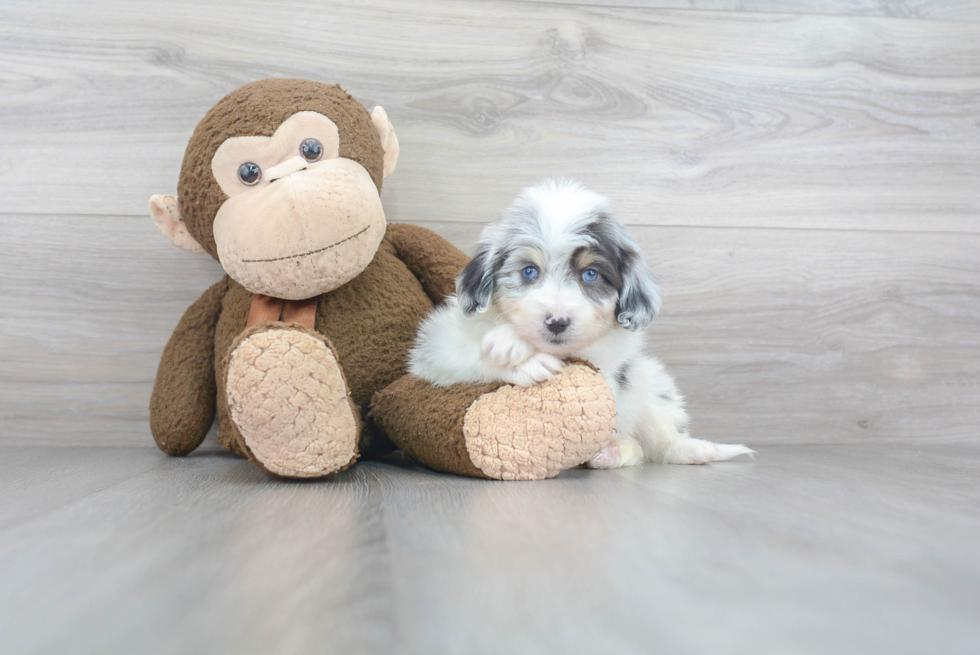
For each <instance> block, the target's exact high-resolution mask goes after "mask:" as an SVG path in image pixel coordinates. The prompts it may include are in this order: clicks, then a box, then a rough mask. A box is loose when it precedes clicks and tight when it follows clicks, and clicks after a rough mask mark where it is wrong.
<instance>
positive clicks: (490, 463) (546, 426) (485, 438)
mask: <svg viewBox="0 0 980 655" xmlns="http://www.w3.org/2000/svg"><path fill="white" fill-rule="evenodd" d="M615 426H616V404H615V400H614V398H613V395H612V390H610V389H609V386H608V385H607V384H606V382H605V381H604V380H603V379H602V376H601V375H599V373H598V372H596V371H595V370H594V369H592V368H591V367H589V366H585V365H582V364H570V365H569V366H566V367H565V369H564V370H563V371H562V372H561V373H559V374H558V375H556V376H555V377H553V378H551V379H550V380H546V381H545V382H542V383H541V384H538V385H535V386H533V387H513V386H509V385H508V386H503V387H500V388H499V389H497V390H496V391H493V392H491V393H487V394H484V395H483V396H481V397H480V398H478V399H477V400H476V401H475V402H474V403H473V404H472V405H470V407H469V408H468V409H467V410H466V416H465V418H464V420H463V436H464V438H465V442H466V450H467V452H468V453H469V458H470V461H471V462H472V463H473V465H474V466H476V467H477V468H478V469H480V470H481V471H482V472H483V473H484V475H486V476H487V477H489V478H495V479H498V480H541V479H544V478H553V477H555V476H556V475H558V474H559V473H560V472H562V471H564V470H565V469H569V468H573V467H575V466H579V465H580V464H584V463H585V462H587V461H588V460H589V458H591V457H592V456H593V455H595V454H596V453H597V452H599V451H600V450H602V447H603V446H604V445H605V444H606V443H607V442H608V441H609V439H610V437H611V436H612V432H613V428H615Z"/></svg>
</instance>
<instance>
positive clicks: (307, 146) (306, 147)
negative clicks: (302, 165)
mask: <svg viewBox="0 0 980 655" xmlns="http://www.w3.org/2000/svg"><path fill="white" fill-rule="evenodd" d="M299 154H301V155H303V159H305V160H306V161H308V162H311V163H312V162H315V161H319V160H320V157H322V156H323V146H322V145H320V142H319V141H317V140H316V139H307V140H306V141H303V143H301V144H299Z"/></svg>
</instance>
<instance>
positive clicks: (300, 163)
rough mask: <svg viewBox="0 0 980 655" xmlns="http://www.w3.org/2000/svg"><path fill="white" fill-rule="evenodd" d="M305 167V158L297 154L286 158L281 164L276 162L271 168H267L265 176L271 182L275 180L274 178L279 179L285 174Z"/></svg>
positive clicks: (290, 173)
mask: <svg viewBox="0 0 980 655" xmlns="http://www.w3.org/2000/svg"><path fill="white" fill-rule="evenodd" d="M305 168H306V160H305V159H303V158H302V157H300V156H299V155H297V156H295V157H293V158H291V159H287V160H286V161H284V162H282V163H281V164H276V165H275V166H273V167H272V168H270V169H268V170H267V171H266V172H265V178H266V179H267V180H269V182H270V183H271V182H275V181H276V180H280V179H282V178H284V177H286V176H287V175H292V174H293V173H297V172H299V171H302V170H304V169H305Z"/></svg>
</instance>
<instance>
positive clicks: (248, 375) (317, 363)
mask: <svg viewBox="0 0 980 655" xmlns="http://www.w3.org/2000/svg"><path fill="white" fill-rule="evenodd" d="M226 390H227V391H226V393H227V399H228V407H229V410H230V415H231V419H232V421H233V422H234V423H235V427H236V428H237V430H238V434H239V437H238V441H239V445H240V446H241V447H242V450H243V451H244V452H245V454H246V455H247V456H248V458H249V459H251V460H252V461H253V462H255V463H256V464H258V465H259V466H260V467H262V468H263V469H265V470H266V471H268V472H270V473H274V474H276V475H281V476H284V477H291V478H316V477H322V476H325V475H329V474H331V473H335V472H337V471H340V470H343V469H345V468H347V467H348V466H350V465H351V464H353V463H354V461H355V460H356V459H357V455H358V449H357V440H358V435H359V433H360V428H361V425H360V416H359V413H358V411H357V409H356V407H355V406H354V403H353V401H352V400H351V398H350V391H349V390H348V388H347V381H346V380H345V378H344V373H343V371H342V370H341V368H340V365H339V364H338V358H337V355H336V353H335V351H334V349H333V345H332V344H331V343H330V341H329V340H328V339H327V338H325V337H324V336H322V335H320V334H317V333H316V332H314V331H313V330H310V329H308V328H306V327H304V326H302V325H300V324H298V323H279V322H262V323H259V324H257V325H254V326H252V327H250V328H248V329H247V330H245V331H244V332H242V334H241V335H239V336H238V338H236V339H235V341H234V342H233V343H232V345H231V348H230V350H229V354H228V367H227V384H226Z"/></svg>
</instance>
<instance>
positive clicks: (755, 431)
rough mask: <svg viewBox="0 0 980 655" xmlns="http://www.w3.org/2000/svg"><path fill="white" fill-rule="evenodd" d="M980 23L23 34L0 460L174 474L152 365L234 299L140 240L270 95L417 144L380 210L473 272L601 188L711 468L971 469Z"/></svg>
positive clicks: (631, 18)
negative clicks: (295, 85)
mask: <svg viewBox="0 0 980 655" xmlns="http://www.w3.org/2000/svg"><path fill="white" fill-rule="evenodd" d="M976 21H980V2H967V1H964V0H960V1H956V2H940V1H938V0H936V1H927V0H906V1H904V2H894V3H883V2H878V1H876V0H822V1H821V0H812V1H810V2H786V1H784V0H751V1H750V0H744V1H743V0H739V1H738V2H736V1H734V0H711V1H709V0H704V1H702V0H689V1H681V0H673V1H671V0H664V1H660V2H655V1H650V2H640V1H627V0H620V1H616V2H597V1H592V2H589V3H588V4H584V3H580V2H576V1H565V2H549V1H544V0H539V1H516V0H513V1H512V0H459V1H456V0H453V1H440V2H435V1H433V2H396V1H395V0H369V1H359V2H354V1H350V2H347V1H344V2H332V3H329V4H327V3H319V2H312V1H302V0H285V1H280V2H275V3H273V2H231V1H230V0H220V1H216V2H208V3H201V2H190V1H188V0H172V1H171V2H167V3H158V2H157V3H154V2H142V1H141V2H133V1H123V0H103V1H101V2H83V1H77V0H76V1H73V2H67V1H61V2H59V1H55V0H45V1H43V2H34V3H22V2H12V3H11V2H8V3H4V4H3V5H2V6H0V246H2V249H3V256H2V257H0V439H4V440H7V441H18V442H28V443H51V444H61V443H69V442H70V443H92V444H122V443H129V444H141V443H150V441H149V439H150V437H149V430H148V426H147V403H148V398H149V393H150V388H151V384H152V380H153V376H154V373H155V369H156V364H157V361H158V358H159V355H160V352H161V349H162V347H163V344H164V343H165V342H166V340H167V338H168V336H169V334H170V331H171V330H172V328H173V326H174V325H175V324H176V322H177V320H178V318H179V317H180V314H181V313H182V312H183V310H184V309H185V308H186V307H187V305H188V304H190V303H191V302H192V301H193V300H194V299H195V298H196V297H197V296H198V295H199V294H200V292H201V291H202V290H203V289H205V288H206V287H207V286H208V285H209V284H211V283H212V282H213V281H214V280H216V279H217V277H218V276H219V274H220V269H219V267H218V266H217V264H216V263H215V262H213V261H210V260H208V259H206V258H204V257H200V256H193V255H189V254H186V253H183V252H181V251H178V250H176V249H174V248H172V247H171V246H169V245H168V244H167V243H166V242H165V241H164V239H163V237H161V236H160V235H159V234H158V233H157V231H156V228H155V227H154V226H153V224H152V222H151V221H150V219H149V218H148V217H147V214H146V200H147V198H148V197H149V196H150V195H151V194H153V193H174V192H175V188H176V180H177V174H178V170H179V167H180V161H181V158H182V155H183V149H184V146H185V144H186V141H187V138H188V137H189V135H190V133H191V131H192V130H193V128H194V125H195V124H196V123H197V121H198V120H199V119H200V118H201V116H203V114H204V113H205V112H206V111H207V109H208V108H209V107H210V106H211V105H212V104H214V102H216V101H217V100H218V99H219V98H220V97H221V96H222V95H224V94H225V93H227V92H228V91H231V90H232V89H234V88H236V87H238V86H240V85H241V84H243V83H245V82H248V81H251V80H255V79H260V78H264V77H271V76H289V77H305V78H311V79H317V80H323V81H327V82H340V83H341V84H342V85H343V86H344V87H345V88H347V89H348V90H349V91H350V92H351V93H352V94H354V95H355V96H356V97H357V98H359V99H360V100H361V101H363V102H364V103H365V104H366V105H367V106H368V107H369V108H370V107H372V106H373V105H375V104H382V105H383V106H384V107H385V108H386V109H387V111H388V113H389V115H390V116H391V118H392V120H393V122H394V123H395V126H396V130H397V132H398V135H399V138H400V141H401V144H402V158H401V160H400V162H399V168H398V171H397V173H396V174H395V176H394V177H392V178H390V180H389V181H388V182H387V183H386V185H385V189H384V193H383V198H384V202H385V206H386V209H387V212H388V215H389V219H390V220H395V221H410V222H417V223H420V224H423V225H426V226H428V227H431V228H432V229H434V230H436V231H437V232H439V233H441V234H443V235H444V236H446V237H447V238H450V239H451V240H452V241H454V242H455V243H457V244H458V245H460V246H461V247H464V248H468V247H469V246H471V244H472V243H473V241H474V239H475V237H476V235H477V234H478V232H479V228H480V226H481V225H482V224H483V223H485V222H486V221H489V220H492V219H493V218H494V217H495V216H496V215H498V213H499V212H500V211H501V209H502V208H503V207H504V206H505V205H506V204H507V203H508V202H509V201H510V199H511V198H512V197H513V196H514V195H515V194H516V193H517V192H518V191H519V190H520V189H521V188H522V187H523V186H525V185H527V184H530V183H533V182H535V181H537V180H538V179H539V178H541V177H542V176H545V175H551V174H557V173H561V174H565V175H569V176H572V177H576V178H579V179H581V180H582V181H583V182H585V183H586V184H588V185H590V186H591V187H593V188H595V189H596V190H598V191H600V192H602V193H604V194H606V195H608V196H609V197H610V198H611V199H612V200H613V202H614V204H615V206H616V207H617V208H618V210H619V213H620V216H621V218H622V219H623V220H624V222H626V223H627V224H629V225H630V226H631V227H632V229H634V231H635V232H636V233H637V235H638V237H639V239H640V241H641V242H642V244H643V245H644V247H645V248H646V250H647V253H648V256H649V258H650V261H651V262H652V266H653V268H654V270H655V272H656V273H657V274H658V275H659V277H660V278H661V279H662V281H663V283H664V285H665V287H666V290H667V299H666V304H665V308H664V311H663V313H662V315H661V317H660V318H659V319H658V321H657V322H656V323H655V324H654V327H653V329H652V330H651V332H650V344H651V347H652V348H653V349H654V350H655V351H656V352H658V353H659V354H660V355H661V356H662V357H663V358H664V359H665V360H666V361H667V363H668V364H669V366H670V368H671V370H672V371H673V372H674V373H675V375H676V377H677V378H678V382H679V384H680V386H681V388H682V390H683V391H684V392H685V393H686V394H687V396H688V397H689V400H690V405H691V411H692V415H693V417H694V420H695V431H696V432H697V433H698V434H699V435H701V436H704V437H707V438H712V439H719V440H732V441H743V442H745V443H749V444H752V445H760V446H761V445H765V444H769V443H850V442H856V441H876V442H882V443H886V442H893V441H902V442H910V441H915V442H923V443H927V442H950V441H963V440H969V439H975V438H976V436H977V429H976V425H977V422H978V419H980V409H978V408H980V234H978V233H980V192H978V189H980V22H976Z"/></svg>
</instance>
